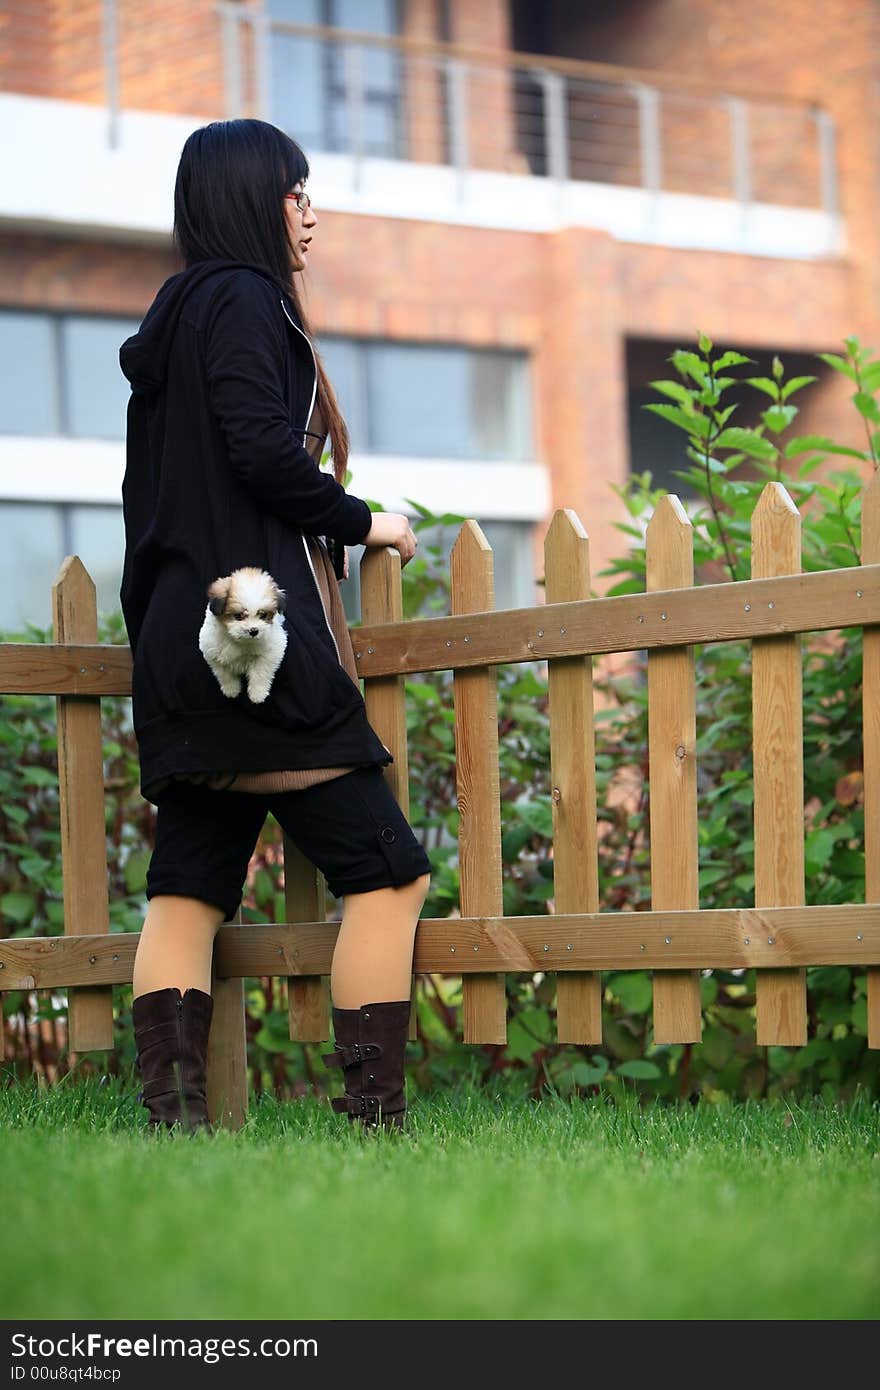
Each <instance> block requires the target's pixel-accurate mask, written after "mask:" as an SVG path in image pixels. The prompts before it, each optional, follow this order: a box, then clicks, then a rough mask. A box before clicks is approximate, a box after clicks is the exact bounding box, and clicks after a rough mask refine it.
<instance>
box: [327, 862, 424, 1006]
mask: <svg viewBox="0 0 880 1390" xmlns="http://www.w3.org/2000/svg"><path fill="white" fill-rule="evenodd" d="M430 884H431V875H430V874H420V876H419V877H418V878H416V879H413V881H412V882H411V883H403V884H401V885H400V887H398V888H376V889H374V890H373V891H372V892H370V893H347V894H346V895H345V898H344V908H343V915H342V924H341V926H340V928H339V935H338V937H337V939H336V949H335V950H334V952H333V964H332V966H331V971H330V994H331V997H332V1000H333V1004H334V1006H335V1007H336V1008H337V1009H359V1008H360V1006H361V1005H362V1004H380V1003H384V1002H386V1001H391V1000H396V999H409V997H410V993H411V990H412V958H413V944H414V941H415V934H416V927H417V926H418V922H419V913H420V912H421V910H422V905H423V903H424V901H425V898H426V897H427V895H428V889H429V887H430Z"/></svg>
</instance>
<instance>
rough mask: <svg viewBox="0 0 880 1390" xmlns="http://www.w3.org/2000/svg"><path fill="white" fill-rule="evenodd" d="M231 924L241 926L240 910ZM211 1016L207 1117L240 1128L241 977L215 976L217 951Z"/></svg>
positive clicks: (243, 1088)
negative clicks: (235, 923) (234, 923)
mask: <svg viewBox="0 0 880 1390" xmlns="http://www.w3.org/2000/svg"><path fill="white" fill-rule="evenodd" d="M229 920H230V921H231V922H237V923H238V924H239V925H240V924H241V907H240V906H239V907H238V908H237V909H236V912H235V915H234V917H231V918H230V919H229ZM211 995H212V998H213V1000H214V1013H213V1016H212V1018H211V1032H210V1034H209V1037H208V1054H207V1061H206V1078H207V1083H208V1085H207V1093H206V1094H207V1101H208V1118H209V1119H210V1121H211V1123H212V1124H216V1125H219V1126H220V1127H221V1128H223V1129H240V1128H241V1126H242V1125H243V1124H244V1121H245V1117H246V1116H247V1111H248V1078H247V1033H246V1022H245V1007H244V977H243V976H237V977H236V976H235V975H230V976H223V975H219V974H218V973H217V951H216V949H215V951H214V955H213V958H212V960H211Z"/></svg>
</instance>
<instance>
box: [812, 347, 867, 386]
mask: <svg viewBox="0 0 880 1390" xmlns="http://www.w3.org/2000/svg"><path fill="white" fill-rule="evenodd" d="M816 356H817V357H818V359H819V361H820V362H824V363H825V365H826V367H833V368H834V370H835V371H836V372H841V373H842V374H843V376H848V377H849V379H850V381H854V382H856V384H858V377H857V376H856V369H855V367H852V366H850V364H849V362H847V361H846V359H845V358H844V357H839V356H838V355H837V353H836V352H817V353H816Z"/></svg>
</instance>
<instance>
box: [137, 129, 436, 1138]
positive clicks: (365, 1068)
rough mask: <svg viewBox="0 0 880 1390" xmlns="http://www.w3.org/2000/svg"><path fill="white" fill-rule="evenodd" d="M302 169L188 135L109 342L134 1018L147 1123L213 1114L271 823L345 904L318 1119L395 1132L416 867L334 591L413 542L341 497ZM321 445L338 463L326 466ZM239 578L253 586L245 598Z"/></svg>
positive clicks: (257, 136)
mask: <svg viewBox="0 0 880 1390" xmlns="http://www.w3.org/2000/svg"><path fill="white" fill-rule="evenodd" d="M308 172H309V166H308V162H307V160H306V158H305V156H304V154H303V152H302V150H301V149H300V148H299V146H298V145H297V144H296V143H295V142H294V141H293V140H291V139H290V138H289V137H288V136H287V135H285V134H284V133H283V132H282V131H280V130H278V129H277V128H276V127H275V126H272V125H270V124H268V123H266V122H264V121H259V120H235V121H218V122H213V123H211V124H210V125H207V126H205V127H203V128H201V129H199V130H195V131H193V133H192V134H191V135H190V136H189V138H188V139H187V141H186V144H185V145H184V147H183V151H182V154H181V158H180V164H179V167H178V171H177V179H176V184H175V190H174V241H175V245H176V246H177V249H178V251H179V252H180V254H181V255H182V257H183V260H184V263H185V267H186V268H185V269H184V270H183V271H181V272H180V273H178V274H176V275H172V276H171V278H170V279H168V280H167V281H166V282H165V284H164V285H163V286H162V288H161V289H160V290H159V292H158V294H157V295H156V298H155V300H154V302H153V304H152V305H151V307H150V309H149V311H148V312H147V314H146V316H145V318H144V320H143V323H142V324H141V326H140V329H139V330H138V332H137V333H135V334H134V335H133V336H132V337H131V338H128V339H127V340H126V341H125V342H124V343H123V344H122V347H121V348H120V352H119V360H120V365H121V367H122V370H123V372H124V373H125V375H126V377H127V378H128V379H129V381H130V382H131V387H132V394H131V397H130V400H129V406H128V417H127V432H126V434H127V437H126V471H125V479H124V482H123V487H122V497H123V513H124V521H125V540H126V549H125V562H124V569H123V577H122V587H121V590H120V600H121V604H122V610H123V615H124V618H125V623H126V628H127V632H128V637H129V641H130V644H131V650H132V656H133V672H132V715H133V721H134V729H135V734H136V738H137V743H138V753H139V759H140V774H141V792H142V794H143V795H144V797H145V798H146V799H147V800H149V801H152V802H153V803H154V804H155V805H156V807H157V821H156V844H155V849H154V852H153V855H152V858H151V861H150V865H149V869H148V873H147V889H146V895H147V899H148V910H147V914H146V919H145V922H144V926H143V931H142V932H141V936H140V943H139V946H138V951H137V956H136V959H135V966H134V983H133V1001H134V1002H133V1008H132V1015H133V1022H134V1028H135V1041H136V1045H137V1052H138V1064H139V1067H140V1071H141V1075H142V1078H143V1082H144V1088H143V1091H142V1093H141V1097H140V1098H141V1099H142V1101H143V1103H144V1105H145V1106H146V1108H147V1109H148V1111H149V1116H150V1118H149V1123H150V1125H151V1126H170V1125H172V1124H174V1123H177V1122H182V1123H183V1125H184V1126H185V1127H186V1128H187V1129H194V1128H204V1127H207V1128H210V1125H209V1123H208V1116H207V1107H206V1101H205V1058H206V1052H207V1042H208V1031H209V1028H210V1022H211V1015H212V1011H213V1000H212V998H211V994H210V983H211V957H212V952H213V946H214V937H215V934H216V931H217V928H218V927H219V926H220V924H221V923H222V922H224V921H228V920H229V919H230V918H232V917H233V915H234V914H235V912H236V910H237V908H238V906H239V904H240V902H241V898H242V890H243V884H244V880H245V877H246V874H247V867H248V864H249V861H250V858H251V855H252V853H253V850H254V847H255V844H256V841H257V838H258V836H259V834H260V830H261V828H262V825H263V822H264V820H265V817H266V814H267V812H269V811H271V812H272V813H273V815H274V816H275V817H276V819H277V820H278V822H279V824H280V825H281V826H282V827H283V829H284V830H285V832H286V833H287V834H288V835H289V836H290V838H291V839H292V840H293V841H294V842H295V843H296V844H297V846H298V847H299V848H300V849H301V850H302V851H303V853H304V854H306V855H307V856H308V857H309V858H310V859H311V860H312V862H313V863H315V864H316V865H317V866H318V867H319V868H320V869H321V871H322V872H323V873H324V874H325V875H326V877H327V882H328V886H329V888H330V890H331V892H332V893H333V894H334V895H335V896H337V897H338V896H342V897H344V916H343V919H342V924H341V927H340V931H339V936H338V940H337V944H336V949H335V951H334V955H333V964H332V973H331V981H330V984H331V994H332V1001H333V1024H334V1032H335V1037H336V1044H337V1050H336V1051H335V1052H334V1053H329V1054H325V1060H326V1061H327V1064H328V1065H331V1066H332V1065H338V1066H341V1067H342V1068H343V1076H344V1080H345V1092H346V1094H345V1097H344V1099H343V1098H339V1099H337V1100H334V1101H333V1107H334V1109H336V1110H340V1111H342V1110H345V1111H347V1112H348V1115H349V1119H350V1120H353V1121H357V1120H358V1118H360V1120H361V1122H362V1123H363V1124H364V1126H365V1127H372V1126H375V1125H376V1124H377V1123H379V1122H380V1121H381V1123H382V1124H383V1125H384V1126H385V1127H386V1128H392V1127H396V1128H401V1127H402V1126H403V1123H404V1116H405V1112H406V1101H405V1093H404V1068H403V1063H404V1051H405V1045H406V1036H407V1032H408V1019H409V1008H410V999H409V996H410V983H411V971H412V952H413V941H414V937H415V930H416V926H417V923H418V918H419V913H420V911H421V908H422V905H423V903H424V900H425V897H426V895H427V891H428V887H429V884H430V868H431V865H430V860H429V859H428V856H427V855H426V853H425V850H424V848H423V847H422V846H421V845H420V844H419V842H418V840H417V839H416V837H415V835H414V834H413V831H412V829H411V827H410V825H409V824H408V822H407V820H406V818H405V817H404V815H403V812H402V810H401V808H400V806H399V805H398V803H397V801H396V799H395V797H394V796H393V794H392V792H391V789H390V787H389V786H388V783H387V782H386V780H385V776H384V774H383V771H382V768H383V766H387V764H388V763H391V762H393V757H392V755H391V753H390V751H389V749H388V748H387V747H386V746H385V744H384V743H382V742H381V740H380V739H379V738H378V736H377V735H376V733H375V730H373V728H372V727H371V725H370V724H369V722H368V720H367V716H366V708H365V705H364V700H363V696H362V695H361V691H360V686H359V684H358V679H357V669H356V666H355V661H354V655H353V652H352V650H351V641H350V638H349V633H348V626H347V623H346V622H345V615H344V611H343V609H342V603H341V599H340V596H339V587H338V583H337V580H338V579H339V578H342V577H346V576H347V573H348V568H347V556H346V554H345V545H346V544H349V545H353V544H363V545H367V546H371V545H390V546H393V547H394V548H395V549H396V550H397V551H398V552H399V553H400V558H401V564H402V565H405V564H406V563H407V562H408V561H409V560H410V559H411V558H412V556H413V554H414V553H415V549H416V545H417V544H418V542H417V539H416V537H415V536H414V534H413V532H412V530H411V529H410V526H409V522H408V521H407V518H406V517H405V516H403V515H401V514H398V513H393V512H378V513H376V514H375V515H373V513H372V512H371V510H370V508H369V506H368V504H367V503H366V502H365V501H363V500H361V499H360V498H357V497H353V496H351V495H350V494H349V493H347V492H346V491H345V488H344V487H343V486H342V479H343V477H344V475H345V468H346V461H347V457H348V431H347V429H346V426H345V422H344V420H343V418H342V416H341V414H340V411H339V407H338V405H337V403H336V399H335V396H334V393H333V389H332V387H331V385H330V383H329V381H328V379H327V377H326V375H325V373H324V370H323V367H322V364H321V361H320V358H319V356H318V353H317V352H316V351H315V349H314V346H313V344H312V342H311V340H310V338H309V328H308V324H307V322H306V319H305V316H304V314H303V311H302V307H301V304H300V300H299V294H298V291H297V286H296V275H297V274H298V273H300V272H302V270H303V269H304V268H305V266H306V263H307V260H308V256H309V255H310V254H311V247H312V246H313V245H314V238H315V230H316V227H317V218H316V216H315V213H314V210H313V209H312V207H311V203H310V199H309V196H308V194H307V193H306V192H305V183H306V179H307V177H308ZM328 436H329V442H330V447H331V450H332V455H333V466H334V476H331V475H330V474H329V473H327V472H324V471H322V470H321V469H320V467H319V461H320V458H321V450H322V447H323V444H324V442H325V440H326V439H327V438H328ZM306 440H308V444H306V442H305V441H306ZM325 542H326V543H325ZM331 552H332V556H333V558H332V560H331ZM238 570H247V571H248V573H249V574H250V575H251V578H252V580H253V583H255V584H256V592H257V598H256V599H254V600H253V612H251V611H250V610H249V609H248V608H247V603H246V602H244V603H242V602H241V599H242V595H246V594H247V593H250V592H252V590H253V585H252V586H251V589H245V588H242V587H236V585H235V572H236V571H238ZM230 577H231V578H230ZM251 622H252V623H253V626H252V627H247V624H248V623H251ZM259 632H264V633H265V636H266V639H267V640H270V639H271V641H272V642H273V643H274V644H275V645H273V647H272V651H273V652H275V654H276V655H275V660H276V661H277V660H278V659H279V653H280V661H279V664H277V667H276V669H274V674H273V675H272V677H271V684H270V686H269V690H268V694H265V692H264V691H261V692H260V694H261V696H262V698H251V697H252V695H253V694H254V690H253V689H252V688H251V686H250V685H249V684H248V682H247V681H245V680H242V681H241V682H240V684H239V688H238V689H237V691H236V689H235V686H234V685H231V684H230V683H229V680H228V679H225V680H224V679H223V676H224V671H223V668H222V667H221V666H220V665H219V664H218V662H219V658H218V657H217V651H218V647H219V649H221V650H222V651H227V650H228V651H231V650H234V651H235V652H236V653H240V652H243V651H244V650H245V648H244V647H242V646H241V645H240V643H239V639H240V638H241V637H242V636H246V637H248V638H249V639H250V640H253V639H254V638H255V637H256V635H257V634H258V633H259ZM203 633H208V634H209V635H210V636H211V637H212V638H213V641H214V646H213V647H212V646H210V645H207V644H206V645H204V646H203ZM282 634H283V635H282ZM285 639H286V640H285ZM282 648H283V651H282ZM209 657H210V659H209ZM365 1059H366V1060H365Z"/></svg>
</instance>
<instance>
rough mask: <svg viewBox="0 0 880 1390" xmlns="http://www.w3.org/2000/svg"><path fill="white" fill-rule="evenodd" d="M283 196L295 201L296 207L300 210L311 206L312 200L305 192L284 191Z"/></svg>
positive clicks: (302, 210)
mask: <svg viewBox="0 0 880 1390" xmlns="http://www.w3.org/2000/svg"><path fill="white" fill-rule="evenodd" d="M284 196H285V198H292V199H293V201H294V202H295V203H296V205H297V207H298V208H299V210H300V212H306V211H307V210H308V208H309V207H310V206H311V202H312V200H311V198H310V197H309V195H308V193H306V192H302V193H285V195H284Z"/></svg>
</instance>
